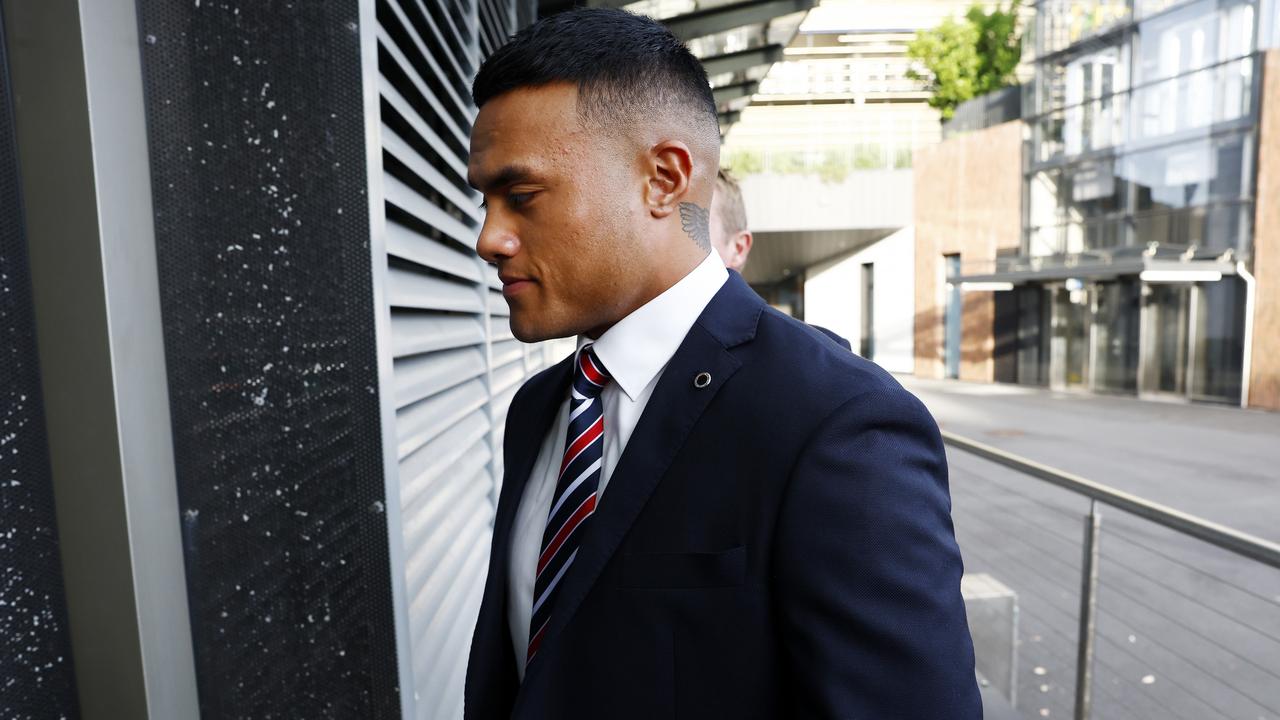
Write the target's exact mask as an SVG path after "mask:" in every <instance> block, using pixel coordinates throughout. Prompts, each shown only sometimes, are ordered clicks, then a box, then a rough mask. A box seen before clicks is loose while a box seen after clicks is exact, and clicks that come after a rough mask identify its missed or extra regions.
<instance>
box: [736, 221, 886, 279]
mask: <svg viewBox="0 0 1280 720" xmlns="http://www.w3.org/2000/svg"><path fill="white" fill-rule="evenodd" d="M896 230H898V228H857V229H849V230H795V231H786V232H757V233H753V236H754V238H753V243H752V246H751V261H750V262H748V263H747V267H746V269H745V270H744V271H743V273H742V276H743V278H744V279H746V281H747V282H748V283H750V284H751V285H752V286H753V287H764V286H768V285H773V284H775V283H779V282H785V281H787V280H788V279H790V278H794V277H797V276H799V275H801V274H803V273H804V271H805V269H806V268H809V267H812V266H814V265H818V264H820V263H823V262H825V261H827V260H835V259H838V258H841V257H845V256H847V255H851V254H853V253H855V252H858V251H859V250H862V249H864V248H867V247H870V246H871V245H874V244H875V243H877V242H879V241H880V240H883V239H884V238H886V237H888V236H889V235H891V234H893V233H894V232H895V231H896Z"/></svg>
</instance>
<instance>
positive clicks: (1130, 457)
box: [898, 375, 1280, 541]
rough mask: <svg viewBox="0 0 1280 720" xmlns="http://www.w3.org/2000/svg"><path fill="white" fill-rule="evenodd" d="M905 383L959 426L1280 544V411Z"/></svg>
mask: <svg viewBox="0 0 1280 720" xmlns="http://www.w3.org/2000/svg"><path fill="white" fill-rule="evenodd" d="M898 380H899V382H901V383H902V384H903V385H904V386H905V387H906V388H907V389H908V390H910V391H911V392H913V393H915V394H916V396H918V397H919V398H920V399H921V400H923V401H924V403H925V405H927V406H928V407H929V410H930V411H931V412H932V413H933V415H934V418H936V419H937V421H938V424H939V425H940V426H942V427H943V428H945V429H947V430H950V431H951V432H954V433H957V434H960V435H964V436H966V437H970V438H972V439H974V440H977V441H979V442H984V443H987V444H989V445H994V446H996V447H999V448H1001V449H1003V450H1007V451H1009V452H1013V453H1017V454H1019V455H1022V456H1024V457H1027V458H1030V459H1032V460H1035V461H1037V462H1042V463H1045V464H1047V465H1051V466H1053V467H1057V468H1060V469H1063V470H1066V471H1068V472H1073V473H1076V474H1078V475H1083V476H1084V477H1086V478H1089V479H1090V480H1094V481H1096V482H1100V483H1104V484H1106V485H1111V486H1113V487H1116V488H1119V489H1121V490H1125V491H1127V492H1131V493H1134V494H1136V495H1139V496H1141V497H1145V498H1148V499H1151V500H1154V501H1156V502H1160V503H1164V504H1166V505H1170V506H1172V507H1175V508H1177V509H1179V510H1183V511H1185V512H1190V513H1193V514H1196V515H1200V516H1202V517H1205V518H1207V519H1209V520H1213V521H1214V522H1219V523H1222V524H1224V525H1229V526H1231V527H1234V528H1236V529H1239V530H1243V531H1245V532H1249V533H1253V534H1255V535H1258V536H1260V537H1264V538H1267V539H1269V540H1274V541H1280V413H1273V412H1264V411H1259V410H1241V409H1239V408H1231V407H1221V406H1216V405H1201V404H1175V403H1164V402H1153V401H1147V400H1137V399H1134V398H1125V397H1111V396H1099V395H1085V394H1076V393H1058V392H1051V391H1048V390H1041V389H1037V388H1026V387H1021V386H1011V385H988V384H978V383H963V382H958V381H954V380H923V379H920V378H916V377H912V376H902V375H900V376H898Z"/></svg>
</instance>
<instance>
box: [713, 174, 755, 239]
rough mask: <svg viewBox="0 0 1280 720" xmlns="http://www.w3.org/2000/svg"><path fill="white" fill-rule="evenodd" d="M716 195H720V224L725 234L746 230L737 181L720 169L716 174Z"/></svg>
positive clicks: (745, 218)
mask: <svg viewBox="0 0 1280 720" xmlns="http://www.w3.org/2000/svg"><path fill="white" fill-rule="evenodd" d="M716 194H717V195H720V196H721V198H720V223H721V225H723V226H724V229H725V232H727V233H731V234H732V233H740V232H742V231H743V230H746V229H747V208H746V206H745V205H744V204H743V203H742V188H740V187H738V181H737V179H735V178H734V177H733V175H731V174H729V171H728V170H725V169H723V168H722V169H721V170H720V171H719V172H717V173H716Z"/></svg>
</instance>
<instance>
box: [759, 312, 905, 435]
mask: <svg viewBox="0 0 1280 720" xmlns="http://www.w3.org/2000/svg"><path fill="white" fill-rule="evenodd" d="M756 341H757V342H759V343H760V345H761V350H760V352H759V357H760V358H761V359H762V360H763V361H764V365H765V366H766V368H767V370H766V371H767V372H769V373H770V374H778V375H779V376H783V375H785V377H786V378H787V380H788V384H789V385H790V386H791V387H790V388H789V391H788V393H787V395H788V397H789V399H790V400H791V401H800V402H810V403H814V404H815V405H817V406H826V407H827V409H828V410H834V409H835V408H836V407H838V406H840V405H843V404H844V403H846V402H848V401H849V400H850V399H852V398H854V397H856V396H859V395H866V394H870V395H874V396H880V397H882V398H884V399H885V400H887V401H893V400H898V401H900V402H903V403H905V404H908V405H911V404H914V403H918V402H919V401H918V400H916V398H915V396H914V395H912V394H911V393H910V392H908V391H907V390H906V389H905V388H903V387H902V385H901V383H899V382H898V381H897V380H896V379H895V378H894V377H893V375H891V374H890V373H889V372H888V371H886V370H885V369H884V368H882V367H880V366H879V365H876V364H875V363H873V362H871V361H870V360H867V359H866V358H863V357H861V356H859V355H856V354H854V353H852V352H850V351H849V350H846V349H845V348H843V347H841V346H840V345H838V344H837V343H836V342H835V341H833V340H832V339H831V338H830V337H829V336H827V335H826V334H824V333H823V332H822V331H821V330H818V329H816V328H814V327H813V326H811V325H807V324H805V323H803V322H801V321H799V320H796V319H795V318H793V317H791V316H789V315H786V314H784V313H782V312H780V311H778V310H776V309H774V308H767V309H766V310H765V312H764V313H763V314H762V315H761V317H760V323H759V326H758V328H757V334H756ZM895 404H896V403H895ZM811 410H812V411H814V412H821V411H822V408H821V407H813V408H811ZM823 414H824V415H825V414H826V413H825V412H824V413H823Z"/></svg>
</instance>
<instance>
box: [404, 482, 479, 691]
mask: <svg viewBox="0 0 1280 720" xmlns="http://www.w3.org/2000/svg"><path fill="white" fill-rule="evenodd" d="M488 506H489V488H488V487H487V483H478V482H475V481H474V480H470V481H467V482H466V492H465V494H464V495H462V496H461V497H460V498H459V499H458V502H457V506H456V508H455V510H454V512H451V513H447V514H445V515H444V516H442V518H441V520H440V521H439V523H438V525H437V532H433V533H431V535H430V536H428V538H427V540H426V542H424V543H422V545H421V546H420V547H419V548H418V549H417V550H418V552H417V553H415V555H413V556H411V557H410V558H409V563H408V570H409V572H408V577H410V578H414V581H413V582H411V584H410V596H409V597H410V601H409V607H410V608H415V607H416V608H436V609H437V612H438V609H439V608H440V601H441V599H442V598H443V597H444V595H445V594H446V593H447V592H448V591H449V586H450V585H452V584H453V583H452V582H451V581H452V580H453V578H454V577H455V576H456V574H457V571H458V566H459V565H460V564H461V563H462V562H463V560H464V559H465V558H466V553H467V552H468V551H469V550H471V547H470V543H472V542H474V541H475V540H476V539H477V538H479V537H482V536H483V535H485V534H486V533H487V532H488V529H489V518H488V515H489V513H488V512H487V508H488ZM428 617H430V616H428ZM429 625H430V623H429V621H428V623H426V624H421V623H419V629H420V630H422V629H426V628H427V627H429ZM410 627H411V628H412V627H413V624H412V623H411V624H410ZM436 637H437V638H438V637H439V636H438V634H437V636H436ZM427 670H428V677H430V675H431V673H430V668H428V669H427Z"/></svg>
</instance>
